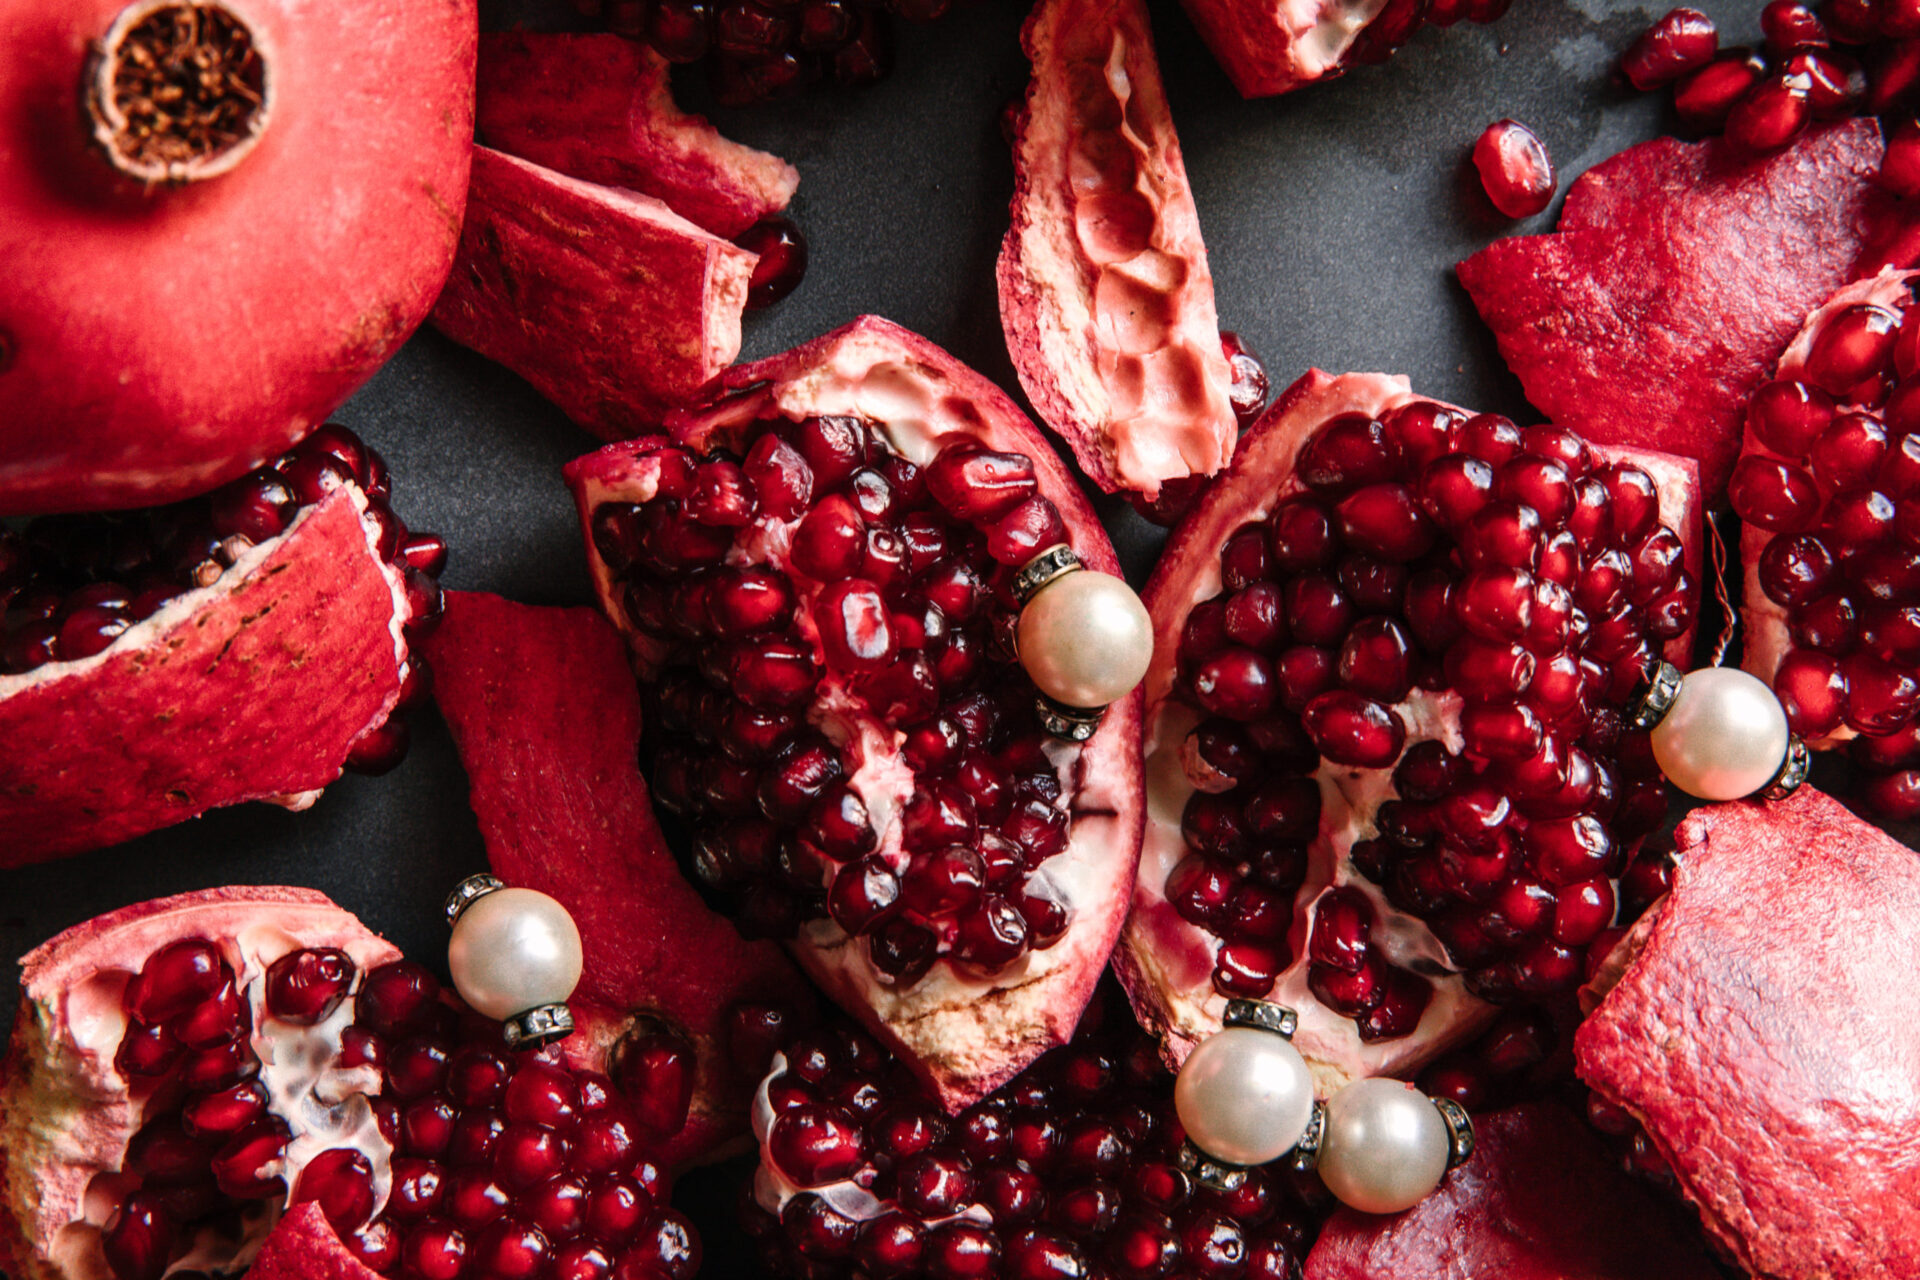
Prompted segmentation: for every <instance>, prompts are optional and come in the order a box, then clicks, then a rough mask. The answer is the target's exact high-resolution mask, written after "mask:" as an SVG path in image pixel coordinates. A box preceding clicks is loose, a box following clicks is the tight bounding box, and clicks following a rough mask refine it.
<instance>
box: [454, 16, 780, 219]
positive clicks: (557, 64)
mask: <svg viewBox="0 0 1920 1280" xmlns="http://www.w3.org/2000/svg"><path fill="white" fill-rule="evenodd" d="M668 70H669V64H668V63H667V60H666V59H665V58H662V57H661V56H660V55H659V54H658V53H656V52H654V51H653V49H651V48H650V47H648V46H647V45H645V44H641V43H639V42H638V41H634V40H628V39H624V38H622V37H620V36H616V35H565V34H548V33H536V32H526V31H502V32H489V33H487V34H486V35H483V36H482V37H481V38H480V69H479V88H478V98H477V108H478V110H477V114H478V123H479V126H480V137H481V139H482V140H483V141H484V142H485V143H486V144H487V145H488V146H490V147H493V148H495V149H496V150H500V151H504V152H506V153H507V154H509V155H514V156H519V157H520V158H521V159H523V160H530V161H532V162H533V163H535V164H539V165H545V166H546V167H547V168H549V169H554V170H557V171H558V172H560V173H564V174H567V175H568V176H570V177H574V178H579V179H582V180H583V181H586V182H597V183H601V184H603V185H605V186H610V187H624V188H626V189H628V190H631V191H638V192H642V193H644V194H646V195H650V196H653V197H654V198H656V199H658V200H662V201H664V202H666V204H667V205H668V207H670V208H671V209H672V210H673V211H674V212H675V213H677V214H679V215H680V216H681V217H683V218H686V219H687V220H688V221H690V222H694V223H696V224H698V225H699V226H701V227H704V228H705V229H706V230H708V231H711V232H712V233H713V234H714V235H716V236H721V237H723V238H725V239H729V240H731V239H733V238H734V237H735V236H738V235H739V234H740V233H741V232H743V231H745V230H746V229H747V228H748V227H751V226H752V225H753V224H754V223H756V222H758V221H760V220H761V219H762V218H765V217H768V216H770V215H772V214H776V213H779V212H780V211H781V210H782V209H785V208H786V207H787V203H788V201H790V200H792V199H793V192H794V188H796V187H797V186H799V185H800V175H799V173H798V172H796V171H795V169H794V167H793V166H792V165H790V164H788V163H787V162H786V161H784V160H782V159H780V158H779V157H778V156H774V155H769V154H768V153H766V152H764V151H756V150H754V149H753V148H752V147H748V146H743V145H741V144H740V143H737V142H733V141H730V140H728V139H726V138H724V137H722V136H721V135H720V132H719V131H718V130H717V129H715V128H714V127H713V126H712V125H710V124H708V123H707V122H706V120H705V118H703V117H701V116H697V115H688V114H686V113H684V112H682V111H681V110H680V109H679V108H678V107H677V106H675V105H674V101H673V89H672V86H671V84H669V82H668V77H667V72H668Z"/></svg>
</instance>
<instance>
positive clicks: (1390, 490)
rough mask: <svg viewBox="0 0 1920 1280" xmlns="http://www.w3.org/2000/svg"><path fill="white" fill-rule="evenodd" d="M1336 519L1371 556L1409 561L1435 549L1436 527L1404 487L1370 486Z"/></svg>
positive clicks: (1347, 536)
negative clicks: (1432, 548)
mask: <svg viewBox="0 0 1920 1280" xmlns="http://www.w3.org/2000/svg"><path fill="white" fill-rule="evenodd" d="M1336 515H1337V518H1338V522H1339V529H1340V533H1341V535H1342V537H1343V538H1344V539H1345V540H1346V541H1347V543H1348V544H1349V545H1351V546H1353V547H1355V548H1357V549H1359V550H1360V551H1363V552H1365V553H1366V554H1368V555H1374V556H1379V557H1380V558H1382V559H1385V560H1392V561H1408V560H1415V559H1418V558H1419V557H1420V556H1423V555H1425V554H1426V553H1427V551H1428V550H1429V549H1430V548H1431V547H1432V546H1433V541H1434V530H1433V525H1432V523H1431V522H1430V521H1429V520H1428V519H1427V517H1426V515H1425V514H1424V513H1423V512H1422V511H1421V509H1420V504H1419V502H1418V501H1417V500H1416V499H1415V497H1414V494H1413V491H1412V490H1411V489H1409V488H1407V487H1406V486H1405V485H1403V484H1389V483H1383V484H1370V485H1367V486H1365V487H1364V488H1361V489H1359V490H1357V491H1356V492H1354V493H1353V494H1351V495H1350V496H1348V497H1347V498H1346V499H1344V500H1343V501H1342V502H1341V503H1340V505H1339V507H1338V508H1337V510H1336ZM1296 630H1297V628H1296ZM1327 643H1330V641H1328V642H1327Z"/></svg>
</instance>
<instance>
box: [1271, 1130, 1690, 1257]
mask: <svg viewBox="0 0 1920 1280" xmlns="http://www.w3.org/2000/svg"><path fill="white" fill-rule="evenodd" d="M1474 1136H1475V1151H1474V1158H1473V1159H1472V1160H1471V1161H1469V1162H1468V1163H1467V1164H1466V1165H1464V1166H1462V1167H1461V1168H1459V1169H1456V1170H1454V1172H1453V1173H1452V1174H1451V1175H1450V1176H1449V1177H1448V1178H1447V1180H1446V1181H1445V1182H1443V1183H1441V1184H1440V1190H1439V1191H1438V1192H1436V1193H1435V1194H1433V1195H1431V1196H1429V1197H1427V1198H1426V1199H1425V1200H1423V1201H1422V1202H1421V1203H1420V1204H1418V1205H1416V1206H1415V1207H1414V1208H1412V1209H1410V1210H1408V1211H1407V1212H1406V1213H1403V1214H1398V1215H1395V1216H1393V1217H1385V1218H1381V1217H1374V1216H1372V1215H1369V1214H1364V1213H1358V1212H1356V1211H1354V1210H1352V1209H1344V1208H1343V1209H1339V1210H1336V1211H1335V1212H1334V1215H1333V1217H1332V1218H1330V1219H1329V1220H1328V1222H1327V1225H1326V1229H1325V1230H1324V1231H1323V1232H1321V1234H1320V1238H1319V1240H1318V1241H1317V1242H1316V1243H1315V1244H1314V1246H1313V1252H1312V1253H1310V1254H1309V1255H1308V1256H1307V1265H1306V1280H1426V1278H1427V1277H1431V1278H1432V1280H1441V1277H1447V1278H1448V1280H1451V1278H1452V1277H1455V1276H1468V1275H1471V1276H1499V1277H1501V1280H1563V1278H1565V1277H1570V1276H1579V1277H1581V1280H1714V1278H1715V1277H1716V1276H1718V1275H1719V1274H1720V1272H1719V1271H1718V1270H1716V1269H1715V1268H1714V1266H1713V1263H1712V1262H1711V1261H1709V1260H1708V1258H1707V1255H1706V1253H1705V1251H1704V1250H1702V1249H1701V1247H1700V1243H1699V1240H1698V1238H1697V1237H1696V1236H1695V1234H1694V1233H1693V1231H1692V1230H1691V1229H1690V1227H1689V1224H1687V1223H1686V1222H1685V1221H1684V1220H1683V1219H1682V1217H1681V1215H1680V1214H1678V1213H1676V1212H1674V1210H1673V1207H1672V1206H1671V1205H1669V1204H1666V1203H1662V1202H1661V1201H1659V1200H1656V1199H1655V1198H1654V1197H1653V1196H1652V1195H1650V1194H1648V1192H1647V1190H1646V1189H1645V1188H1644V1187H1642V1186H1640V1185H1639V1184H1637V1183H1636V1182H1635V1181H1634V1180H1632V1179H1630V1178H1628V1177H1627V1176H1626V1175H1625V1174H1623V1173H1621V1172H1620V1171H1619V1170H1618V1169H1617V1168H1615V1167H1614V1166H1613V1165H1612V1163H1611V1162H1610V1161H1609V1160H1608V1159H1607V1157H1606V1153H1605V1151H1604V1150H1603V1149H1602V1147H1601V1144H1600V1142H1599V1140H1598V1139H1596V1138H1595V1137H1594V1135H1593V1134H1592V1133H1591V1132H1590V1131H1588V1130H1587V1129H1586V1128H1585V1127H1584V1126H1583V1125H1581V1123H1580V1122H1579V1121H1578V1120H1576V1119H1575V1118H1574V1117H1573V1115H1571V1114H1570V1113H1569V1112H1568V1111H1566V1109H1565V1108H1563V1107H1559V1106H1556V1105H1553V1104H1550V1103H1532V1104H1528V1105H1526V1106H1521V1107H1515V1108H1512V1109H1511V1110H1507V1111H1498V1112H1495V1113H1493V1114H1492V1115H1487V1116H1480V1117H1478V1118H1476V1119H1475V1120H1474Z"/></svg>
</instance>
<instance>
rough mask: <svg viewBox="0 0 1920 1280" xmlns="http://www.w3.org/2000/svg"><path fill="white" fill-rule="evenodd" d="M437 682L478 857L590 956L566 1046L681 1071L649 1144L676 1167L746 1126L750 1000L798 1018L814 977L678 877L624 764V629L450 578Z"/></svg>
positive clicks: (631, 696) (608, 1068)
mask: <svg viewBox="0 0 1920 1280" xmlns="http://www.w3.org/2000/svg"><path fill="white" fill-rule="evenodd" d="M428 652H429V654H430V655H431V658H432V661H433V667H434V673H435V684H434V689H435V693H434V697H435V700H436V701H438V703H439V704H440V710H441V713H442V714H443V715H445V716H446V720H447V727H448V728H449V729H450V730H451V731H452V733H453V740H454V745H455V747H456V748H458V750H459V752H460V762H461V764H462V765H464V766H465V768H466V771H467V776H468V778H469V779H470V781H471V783H472V802H473V808H474V813H475V815H476V816H477V817H478V818H479V820H480V831H481V835H482V836H483V837H484V838H485V840H486V842H487V861H488V862H489V864H490V865H491V866H492V868H493V871H494V872H495V874H497V875H499V876H500V877H501V878H502V879H504V880H506V881H507V882H508V883H509V884H515V885H524V886H526V887H527V888H531V889H538V890H540V891H541V892H543V893H546V894H550V895H552V896H553V897H554V898H556V899H558V900H559V901H560V902H561V904H562V905H564V906H565V907H566V908H567V910H568V911H569V912H570V913H571V914H572V915H573V919H574V923H575V924H577V925H578V926H579V928H580V939H581V944H582V946H583V948H584V950H585V958H586V970H585V973H584V975H583V976H582V978H581V980H580V986H579V988H578V989H577V990H576V991H575V993H574V995H573V996H572V997H571V998H570V999H569V1000H568V1002H567V1003H568V1007H569V1008H571V1009H572V1010H573V1015H574V1021H575V1024H576V1026H577V1027H578V1028H579V1029H578V1030H577V1031H576V1032H575V1033H574V1034H573V1035H572V1036H570V1037H569V1038H568V1039H567V1040H566V1041H564V1042H563V1045H562V1048H563V1049H564V1051H565V1052H566V1055H567V1057H568V1059H569V1060H570V1061H572V1062H574V1063H575V1064H576V1065H578V1066H580V1067H582V1068H584V1069H587V1070H593V1071H602V1072H606V1073H608V1074H612V1075H615V1076H616V1077H618V1076H619V1075H620V1074H621V1072H622V1068H623V1066H624V1067H629V1068H630V1069H642V1068H641V1067H640V1064H637V1063H634V1064H629V1063H625V1062H623V1058H624V1057H625V1056H626V1055H627V1054H628V1053H629V1052H630V1051H641V1052H647V1051H650V1052H651V1053H652V1054H653V1056H654V1058H655V1059H658V1060H659V1061H657V1062H650V1063H649V1064H647V1065H646V1066H645V1068H644V1069H646V1070H648V1071H650V1072H665V1071H674V1072H683V1073H684V1074H685V1075H686V1077H687V1079H686V1081H685V1084H686V1089H687V1101H686V1107H687V1110H686V1112H685V1114H684V1115H681V1116H678V1117H675V1119H676V1120H677V1122H678V1123H677V1127H676V1128H674V1129H672V1130H671V1137H669V1138H667V1139H666V1140H665V1141H663V1142H662V1143H660V1144H659V1145H657V1146H656V1147H655V1149H654V1150H655V1158H656V1159H659V1160H661V1161H663V1162H665V1163H668V1164H670V1165H678V1164H681V1163H683V1162H685V1161H687V1160H689V1159H692V1158H697V1157H703V1156H707V1155H709V1154H711V1153H712V1152H713V1151H714V1150H715V1149H716V1148H720V1147H724V1146H725V1145H727V1144H729V1143H733V1142H735V1141H738V1140H741V1139H744V1138H745V1136H746V1134H747V1108H748V1103H749V1100H750V1099H751V1097H752V1093H753V1088H754V1085H755V1083H756V1080H755V1079H754V1077H753V1075H752V1072H753V1068H752V1067H750V1066H743V1065H742V1064H739V1063H736V1062H733V1061H731V1060H730V1058H731V1055H732V1052H733V1049H732V1046H731V1045H730V1044H729V1041H728V1035H727V1033H728V1030H729V1025H730V1015H731V1013H732V1012H733V1010H734V1009H735V1008H736V1007H737V1006H739V1005H741V1004H743V1003H754V1004H758V1005H764V1006H771V1007H776V1008H778V1009H781V1010H782V1011H784V1012H785V1014H786V1015H787V1016H790V1017H794V1018H804V1017H805V1015H806V1014H807V1013H808V1012H809V1010H810V1008H811V1006H812V1004H813V993H812V990H811V989H810V988H809V987H808V986H807V985H806V983H805V982H804V980H803V979H802V978H801V977H800V974H799V972H798V970H796V969H795V968H794V967H793V964H792V962H791V961H789V960H788V959H787V957H786V954H785V953H784V952H783V951H781V949H780V948H779V947H778V946H776V945H775V944H773V943H771V942H766V941H747V940H745V939H742V938H741V937H740V936H739V934H738V933H737V932H736V931H735V930H734V928H733V926H732V925H731V924H729V923H728V922H727V921H725V920H723V919H721V918H720V917H719V916H718V915H715V914H714V913H713V911H712V910H711V908H709V907H708V906H707V905H706V903H705V902H703V901H701V899H700V896H699V894H697V893H696V892H694V890H693V887H692V886H691V885H689V884H687V883H686V882H685V881H684V880H683V879H682V878H681V876H680V874H679V870H678V868H677V867H675V865H674V862H673V854H672V853H671V852H670V851H669V850H668V848H667V846H666V843H665V841H664V840H663V839H662V837H661V835H660V828H659V825H658V824H657V823H656V822H655V821H654V817H653V808H652V805H651V803H650V801H649V799H648V796H647V786H646V783H645V782H644V781H643V780H642V779H641V777H640V774H639V772H638V771H637V770H635V769H634V768H633V759H634V755H635V752H636V751H637V750H638V748H639V744H640V696H639V691H638V690H637V689H636V688H635V687H634V682H633V674H632V671H631V669H630V668H629V666H628V664H627V657H626V651H625V648H624V647H623V646H622V644H621V643H620V636H619V634H618V633H617V632H616V631H614V629H613V627H612V626H611V625H609V624H608V622H607V620H606V619H605V618H604V617H602V616H601V615H600V614H599V613H598V612H597V611H595V610H593V609H554V608H542V607H539V606H535V605H522V604H515V603H513V602H511V601H508V600H503V599H501V598H500V597H498V596H492V595H485V594H480V593H473V592H465V591H455V592H450V593H448V597H447V611H446V616H445V619H444V620H443V622H442V624H441V626H440V628H439V629H438V630H437V631H436V632H435V633H434V635H433V637H432V639H431V641H430V642H429V650H428Z"/></svg>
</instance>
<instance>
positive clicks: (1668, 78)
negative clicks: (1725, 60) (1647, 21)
mask: <svg viewBox="0 0 1920 1280" xmlns="http://www.w3.org/2000/svg"><path fill="white" fill-rule="evenodd" d="M1719 44H1720V36H1719V32H1718V31H1717V30H1716V29H1715V28H1714V25H1713V19H1711V18H1709V17H1707V15H1706V14H1704V13H1701V12H1700V11H1699V10H1697V9H1672V10H1669V11H1668V12H1667V14H1666V16H1665V17H1663V18H1661V19H1660V20H1659V21H1658V22H1656V23H1654V24H1653V25H1652V26H1650V27H1648V28H1647V29H1646V31H1644V32H1642V33H1641V35H1640V38H1639V39H1638V40H1636V41H1634V42H1633V45H1632V47H1631V48H1629V49H1628V50H1627V52H1626V53H1625V54H1624V55H1622V56H1621V59H1620V70H1621V72H1622V74H1624V75H1625V76H1626V77H1627V79H1628V81H1629V82H1630V83H1632V85H1633V87H1634V88H1636V89H1639V90H1642V91H1645V90H1648V89H1657V88H1659V87H1660V86H1661V85H1665V84H1671V83H1672V82H1673V81H1675V80H1677V79H1679V78H1680V77H1681V76H1683V75H1685V74H1686V73H1687V72H1688V71H1691V70H1693V69H1695V68H1696V67H1700V66H1702V65H1704V64H1705V63H1707V62H1708V61H1709V60H1711V59H1712V57H1713V55H1714V52H1715V50H1716V49H1718V48H1719Z"/></svg>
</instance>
